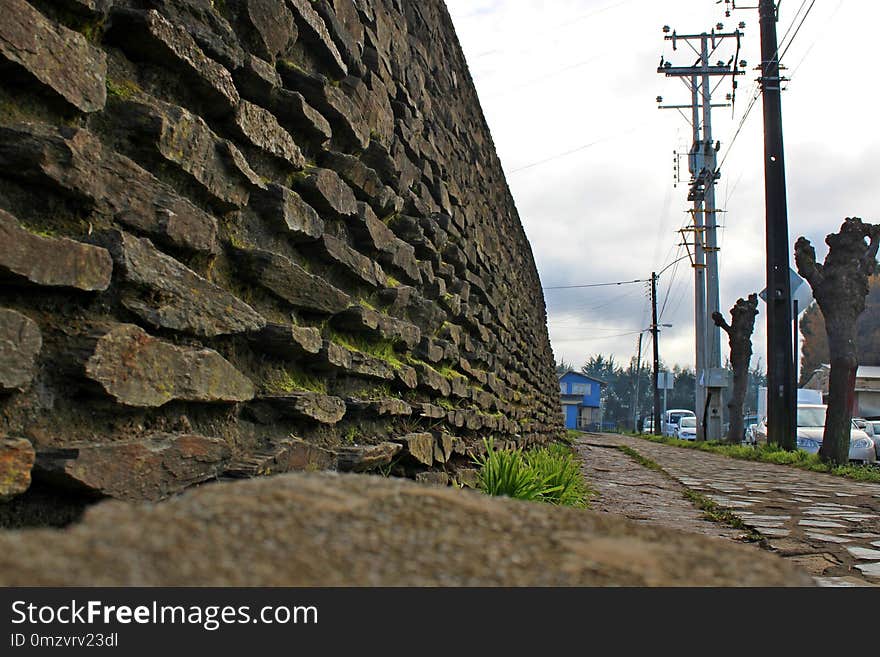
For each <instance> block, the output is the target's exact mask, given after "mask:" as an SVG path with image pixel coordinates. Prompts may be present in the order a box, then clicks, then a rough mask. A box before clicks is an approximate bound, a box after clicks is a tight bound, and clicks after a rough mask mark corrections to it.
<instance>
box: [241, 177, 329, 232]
mask: <svg viewBox="0 0 880 657" xmlns="http://www.w3.org/2000/svg"><path fill="white" fill-rule="evenodd" d="M251 204H252V206H253V207H254V208H256V209H257V211H258V212H259V213H260V214H261V215H262V216H263V218H264V219H265V220H266V221H267V222H268V223H269V225H270V226H272V228H274V229H275V230H277V231H278V232H280V233H283V234H284V235H285V236H286V237H288V238H289V239H290V240H291V241H293V242H313V241H315V240H317V239H319V238H320V237H321V235H323V234H324V222H323V221H321V218H320V217H319V216H318V213H317V212H315V210H314V209H313V208H312V207H311V206H310V205H309V204H308V203H306V202H305V201H303V200H302V197H300V195H299V194H297V193H296V192H294V191H293V190H290V189H287V187H282V186H281V185H276V184H275V183H272V184H270V185H269V186H268V187H267V188H266V189H265V190H261V191H257V192H256V193H254V194H253V196H252V203H251Z"/></svg>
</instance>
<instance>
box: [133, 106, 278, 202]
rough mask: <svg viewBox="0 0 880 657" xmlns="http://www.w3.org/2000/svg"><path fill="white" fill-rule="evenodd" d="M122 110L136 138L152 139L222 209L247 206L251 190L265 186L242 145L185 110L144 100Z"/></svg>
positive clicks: (153, 143) (164, 154) (149, 141)
mask: <svg viewBox="0 0 880 657" xmlns="http://www.w3.org/2000/svg"><path fill="white" fill-rule="evenodd" d="M124 113H125V122H126V124H127V127H128V130H129V132H130V134H131V135H132V137H133V138H134V139H139V140H141V141H146V142H148V144H149V147H151V148H153V149H155V150H156V151H157V152H158V153H159V154H160V155H161V156H162V157H163V158H164V159H165V160H167V161H169V162H172V163H173V164H175V165H177V166H179V167H180V168H181V169H182V170H183V171H185V172H186V173H188V174H189V175H191V176H192V177H193V178H194V179H195V180H196V181H198V182H199V184H201V185H202V186H203V187H204V188H205V190H206V191H207V192H208V193H209V194H211V196H213V197H214V199H216V201H218V202H219V203H221V204H223V207H229V208H236V207H242V206H245V205H247V202H248V199H249V195H250V190H251V188H253V187H256V188H259V187H261V186H263V185H262V182H261V181H260V179H259V176H258V175H257V174H256V173H255V172H254V171H253V170H252V169H251V168H250V166H249V165H248V163H247V161H246V160H245V158H244V156H243V155H242V154H241V152H240V151H239V150H238V148H236V147H235V145H234V144H233V143H232V142H230V141H228V140H226V139H223V138H221V137H220V136H219V135H217V134H216V133H215V132H214V131H213V130H211V128H210V127H208V124H207V123H205V121H204V119H202V118H201V117H200V116H198V115H196V114H193V113H192V112H190V111H188V110H187V109H185V108H183V107H179V106H176V105H171V104H169V103H163V102H161V101H158V100H156V99H149V100H146V99H144V100H138V101H131V102H128V103H127V104H126V105H125V107H124Z"/></svg>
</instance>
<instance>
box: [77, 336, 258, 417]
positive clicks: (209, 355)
mask: <svg viewBox="0 0 880 657" xmlns="http://www.w3.org/2000/svg"><path fill="white" fill-rule="evenodd" d="M93 339H94V351H93V353H92V354H91V356H90V357H89V359H88V361H87V362H86V366H85V374H86V376H87V377H88V378H89V379H91V380H92V381H94V382H95V383H97V384H99V385H100V386H101V387H102V388H103V390H104V391H105V392H106V393H107V394H108V395H110V396H111V397H113V398H115V399H116V401H117V402H119V403H120V404H125V405H126V406H136V407H141V408H154V407H158V406H162V405H163V404H166V403H168V402H170V401H172V400H175V399H177V400H183V401H197V402H241V401H247V400H249V399H252V398H253V396H254V386H253V384H252V383H251V382H250V380H249V379H248V378H247V377H245V376H244V375H243V374H242V373H241V372H239V371H238V370H237V369H235V368H234V367H233V366H232V364H230V363H229V361H227V360H226V359H225V358H223V357H222V356H221V355H220V354H218V353H217V352H216V351H213V350H211V349H195V348H192V347H178V346H175V345H173V344H171V343H169V342H165V341H163V340H159V339H158V338H154V337H152V336H150V335H149V334H147V332H146V331H144V330H143V329H141V328H140V327H138V326H134V325H133V324H117V325H115V326H111V327H109V329H106V330H104V331H103V332H102V331H101V330H98V331H96V333H95V337H94V338H93Z"/></svg>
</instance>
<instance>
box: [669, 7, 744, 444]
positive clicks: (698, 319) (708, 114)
mask: <svg viewBox="0 0 880 657" xmlns="http://www.w3.org/2000/svg"><path fill="white" fill-rule="evenodd" d="M743 27H745V26H744V25H743V24H740V28H743ZM723 29H724V26H723V25H721V24H720V23H719V24H718V25H717V26H716V27H715V29H713V30H712V32H711V33H706V32H703V33H701V34H685V35H679V34H678V33H677V32H672V34H671V35H669V34H668V32H669V31H670V28H669V27H668V26H666V27H664V28H663V31H664V32H665V33H667V36H666V37H665V38H666V40H667V41H672V47H673V50H677V49H678V44H679V43H680V42H681V43H684V44H685V45H686V46H687V47H689V48H690V50H692V51H693V52H694V53H695V54H696V55H697V57H698V60H697V63H696V64H694V65H692V66H673V65H672V64H671V63H670V62H665V61H664V60H663V59H661V62H660V67H659V68H658V69H657V70H658V73H662V74H664V75H666V77H677V78H679V79H681V81H682V82H683V83H684V84H685V86H687V87H688V89H689V91H690V92H691V104H690V105H662V104H661V105H660V108H661V109H676V110H679V112H681V111H682V110H684V109H690V110H691V117H690V120H689V122H690V124H691V126H692V128H693V144H692V146H691V150H690V153H689V158H688V164H689V167H688V168H689V170H690V173H691V182H690V190H689V193H688V200H689V201H691V202H692V203H693V209H692V210H691V211H690V212H691V214H692V216H693V222H692V224H691V225H690V226H688V228H687V229H685V230H684V231H683V232H684V233H689V232H693V234H694V244H693V247H694V251H693V261H692V264H693V267H694V325H695V338H696V339H695V355H696V378H697V382H696V383H697V385H696V395H695V400H694V403H695V413H696V415H697V439H698V440H705V439H709V440H720V439H721V434H722V422H723V416H722V407H721V390H722V389H723V388H724V387H725V385H726V379H725V377H724V376H723V375H722V370H721V332H720V330H719V329H718V327H716V326H715V324H714V322H712V321H711V320H710V319H709V318H710V317H711V316H712V313H714V312H719V311H720V290H719V275H718V251H719V249H718V234H717V229H718V216H719V214H720V210H718V208H717V207H716V204H715V183H716V181H717V180H718V178H719V177H720V172H719V171H718V159H717V157H718V150H719V149H720V144H719V143H716V142H714V140H713V136H712V108H713V107H730V104H715V105H713V104H712V92H713V89H712V78H713V77H722V78H723V77H727V76H730V77H732V78H734V84H733V88H734V89H736V82H735V78H736V76H737V75H742V74H743V72H742V71H741V70H740V66H741V64H740V62H739V61H738V59H739V49H740V42H741V38H742V32H741V31H740V30H739V29H738V30H735V31H733V32H723ZM716 30H717V31H716ZM727 39H735V40H736V54H735V55H734V56H733V57H732V58H731V59H730V60H729V61H728V62H727V63H724V62H723V61H719V62H718V63H717V65H714V66H713V65H712V64H711V63H710V61H709V59H710V57H711V56H712V55H713V54H714V53H715V52H716V51H717V50H718V48H719V46H720V45H721V44H722V43H723V42H724V41H725V40H727ZM692 42H697V43H698V44H699V47H695V46H694V45H693V44H692ZM732 98H733V97H732V95H731V94H728V96H727V99H728V100H732ZM657 101H658V102H659V103H662V102H663V98H662V97H658V99H657ZM682 115H683V116H684V117H685V119H687V118H688V117H687V115H685V114H684V113H683V112H682ZM686 244H688V248H690V245H689V243H688V242H687V239H686ZM707 402H708V403H707Z"/></svg>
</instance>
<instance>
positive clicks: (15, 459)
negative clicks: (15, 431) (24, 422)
mask: <svg viewBox="0 0 880 657" xmlns="http://www.w3.org/2000/svg"><path fill="white" fill-rule="evenodd" d="M34 457H35V454H34V448H33V446H32V445H31V443H30V441H28V440H25V439H24V438H0V502H6V501H7V500H10V499H12V498H13V497H15V496H16V495H20V494H21V493H23V492H25V491H26V490H27V489H28V488H29V487H30V485H31V468H32V467H33V465H34Z"/></svg>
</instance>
